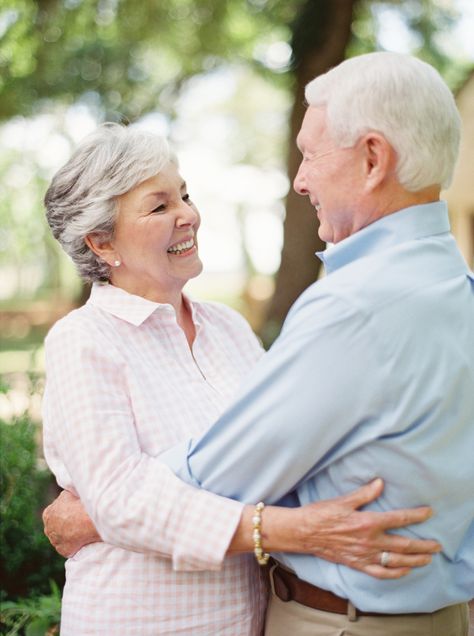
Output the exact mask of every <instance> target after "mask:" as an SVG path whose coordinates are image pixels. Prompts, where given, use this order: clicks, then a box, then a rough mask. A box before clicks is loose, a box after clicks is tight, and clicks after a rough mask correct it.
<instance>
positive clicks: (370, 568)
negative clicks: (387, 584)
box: [362, 565, 411, 579]
mask: <svg viewBox="0 0 474 636" xmlns="http://www.w3.org/2000/svg"><path fill="white" fill-rule="evenodd" d="M362 571H363V572H365V573H366V574H370V576H375V577H376V578H377V579H401V578H402V577H403V576H406V575H407V574H409V573H410V572H411V569H410V568H384V567H382V566H381V565H366V566H364V567H363V568H362Z"/></svg>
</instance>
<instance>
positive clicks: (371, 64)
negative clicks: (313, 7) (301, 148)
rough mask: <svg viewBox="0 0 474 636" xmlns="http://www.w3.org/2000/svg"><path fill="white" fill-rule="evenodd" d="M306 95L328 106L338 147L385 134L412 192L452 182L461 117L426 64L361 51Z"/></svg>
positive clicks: (316, 82)
mask: <svg viewBox="0 0 474 636" xmlns="http://www.w3.org/2000/svg"><path fill="white" fill-rule="evenodd" d="M305 95H306V101H307V102H308V104H309V105H310V106H322V107H324V108H325V109H326V117H327V120H326V121H327V126H328V131H329V133H330V135H331V136H332V137H333V138H334V140H335V141H336V143H337V144H338V145H339V146H343V147H348V146H349V147H350V146H353V145H354V144H355V143H356V142H357V140H358V139H359V138H360V137H361V136H362V135H364V134H365V133H367V132H369V131H377V132H379V133H381V134H382V135H383V136H384V137H385V138H386V139H387V141H388V142H389V143H390V145H391V146H392V147H393V148H394V149H395V151H396V153H397V155H398V162H397V177H398V180H399V182H400V183H401V185H403V186H404V187H405V188H406V189H407V190H409V191H412V192H416V191H418V190H422V189H423V188H425V187H427V186H431V185H435V184H436V185H440V186H441V187H443V188H447V187H448V186H449V184H450V183H451V180H452V177H453V172H454V167H455V164H456V160H457V157H458V153H459V143H460V136H461V119H460V116H459V112H458V110H457V107H456V104H455V101H454V97H453V95H452V93H451V91H450V90H449V88H448V87H447V86H446V84H445V82H444V81H443V79H442V78H441V76H440V75H439V73H438V72H437V71H436V70H435V69H434V68H433V67H432V66H430V65H429V64H427V63H426V62H422V61H421V60H419V59H417V58H415V57H412V56H409V55H402V54H399V53H389V52H378V53H368V54H367V55H360V56H358V57H353V58H350V59H348V60H345V61H344V62H342V63H341V64H339V66H336V67H335V68H333V69H331V70H330V71H328V72H327V73H325V74H324V75H321V76H319V77H316V79H314V80H313V81H312V82H310V83H309V84H308V85H307V86H306V92H305Z"/></svg>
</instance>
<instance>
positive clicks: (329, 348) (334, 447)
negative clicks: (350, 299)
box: [160, 291, 387, 503]
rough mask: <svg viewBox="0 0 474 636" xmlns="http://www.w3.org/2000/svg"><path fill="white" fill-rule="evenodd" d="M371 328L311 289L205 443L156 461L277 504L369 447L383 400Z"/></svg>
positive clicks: (218, 487) (191, 478)
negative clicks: (377, 383)
mask: <svg viewBox="0 0 474 636" xmlns="http://www.w3.org/2000/svg"><path fill="white" fill-rule="evenodd" d="M368 321H369V318H368V317H367V316H366V315H364V314H363V312H361V311H359V310H358V309H357V308H354V307H351V306H349V305H348V304H347V303H345V301H344V302H343V301H341V300H339V299H337V298H335V297H333V296H330V295H328V296H324V294H322V295H321V294H312V293H311V291H309V292H306V294H305V295H304V297H302V298H301V299H300V301H298V303H297V305H296V306H295V307H294V309H293V310H292V312H291V314H290V315H289V317H288V319H287V322H286V324H285V326H284V329H283V331H282V334H281V335H280V337H279V339H278V340H277V341H276V342H275V344H274V345H273V347H272V348H271V349H270V351H269V352H268V353H267V354H265V355H264V356H263V358H262V359H261V360H260V362H259V363H258V364H257V367H256V369H255V371H254V372H253V373H252V375H251V377H250V378H249V381H247V383H246V384H245V386H244V387H243V389H242V391H241V393H240V395H239V397H238V398H237V400H236V402H235V403H234V404H233V405H232V406H231V407H230V408H229V409H228V410H227V411H226V412H225V413H224V414H223V415H222V416H221V417H220V419H219V420H218V421H217V422H216V423H215V424H214V425H213V426H212V427H211V428H210V429H209V430H208V431H207V432H206V433H205V434H204V435H203V436H202V437H201V438H199V439H196V440H192V441H191V442H186V443H183V444H180V445H178V446H175V447H173V448H172V449H170V450H168V451H166V452H165V453H164V454H163V455H161V456H160V457H161V458H162V459H163V461H164V462H165V463H167V464H168V465H169V466H170V467H171V468H172V470H173V471H174V472H175V473H176V474H177V475H178V476H179V477H180V478H181V479H183V480H184V481H187V482H189V483H192V484H194V485H197V486H200V487H202V488H205V489H206V490H210V491H212V492H215V493H218V494H220V495H223V496H226V497H230V498H233V499H238V500H240V501H243V502H246V503H251V502H256V501H259V500H260V499H263V500H264V501H266V502H267V503H275V502H277V501H279V500H280V499H281V498H282V497H283V496H284V495H285V494H287V493H288V492H290V491H292V490H293V489H294V488H295V487H297V486H298V484H300V483H301V482H302V481H304V480H305V479H307V478H309V477H311V476H312V475H313V474H314V473H315V472H317V471H318V470H320V469H322V468H323V467H324V466H325V465H327V464H328V462H330V461H334V460H335V459H337V458H338V456H340V454H341V453H342V452H344V453H347V452H350V451H351V450H353V448H354V447H355V446H357V445H359V444H361V443H364V442H365V439H366V436H365V435H364V429H365V430H368V429H369V428H370V422H371V419H372V417H375V416H376V414H377V412H378V411H379V410H380V397H379V396H380V395H381V392H377V391H374V379H373V378H374V377H375V378H376V377H379V376H380V374H381V371H380V364H381V363H380V361H378V364H377V363H376V361H375V360H374V353H373V348H372V347H371V346H370V341H369V338H368V336H367V334H368V332H369V333H370V328H369V329H368V328H367V327H368ZM368 378H370V380H369V379H368ZM384 398H385V400H386V399H387V395H386V394H385V396H384ZM356 431H357V434H355V433H356ZM371 435H372V434H371ZM342 440H343V441H344V444H343V449H344V450H342V444H340V442H341V441H342Z"/></svg>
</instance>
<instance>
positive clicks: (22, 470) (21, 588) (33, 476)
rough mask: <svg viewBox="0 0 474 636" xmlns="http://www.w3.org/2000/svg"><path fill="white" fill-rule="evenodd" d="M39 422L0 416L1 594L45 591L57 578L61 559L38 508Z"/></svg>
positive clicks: (42, 489) (46, 479) (41, 473)
mask: <svg viewBox="0 0 474 636" xmlns="http://www.w3.org/2000/svg"><path fill="white" fill-rule="evenodd" d="M37 435H38V427H37V426H36V425H35V424H34V423H33V422H32V421H31V419H30V418H29V417H28V415H26V414H24V415H22V416H20V417H16V418H14V419H13V420H12V421H8V422H7V421H5V420H1V419H0V443H1V448H2V453H1V460H0V493H1V494H0V514H1V517H2V523H1V526H0V546H1V555H0V578H1V580H2V594H3V596H4V597H8V598H15V597H16V596H18V595H26V594H33V593H34V594H38V593H42V592H46V591H47V590H48V586H49V580H50V579H54V580H56V581H58V582H62V578H63V559H62V558H61V557H60V556H59V555H57V554H56V553H55V552H54V550H53V549H52V547H51V546H50V545H49V542H48V540H47V538H46V537H45V536H44V534H43V524H42V521H41V510H42V508H43V507H44V506H45V505H46V499H47V494H48V492H47V491H48V487H49V486H50V485H51V477H50V475H49V473H48V471H47V470H45V469H41V468H39V467H38V460H37V443H36V437H37Z"/></svg>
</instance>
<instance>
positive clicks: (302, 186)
mask: <svg viewBox="0 0 474 636" xmlns="http://www.w3.org/2000/svg"><path fill="white" fill-rule="evenodd" d="M293 188H294V190H295V192H297V193H298V194H308V190H307V189H306V181H305V177H304V172H303V164H302V163H300V167H299V168H298V172H297V173H296V177H295V178H294V181H293Z"/></svg>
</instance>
